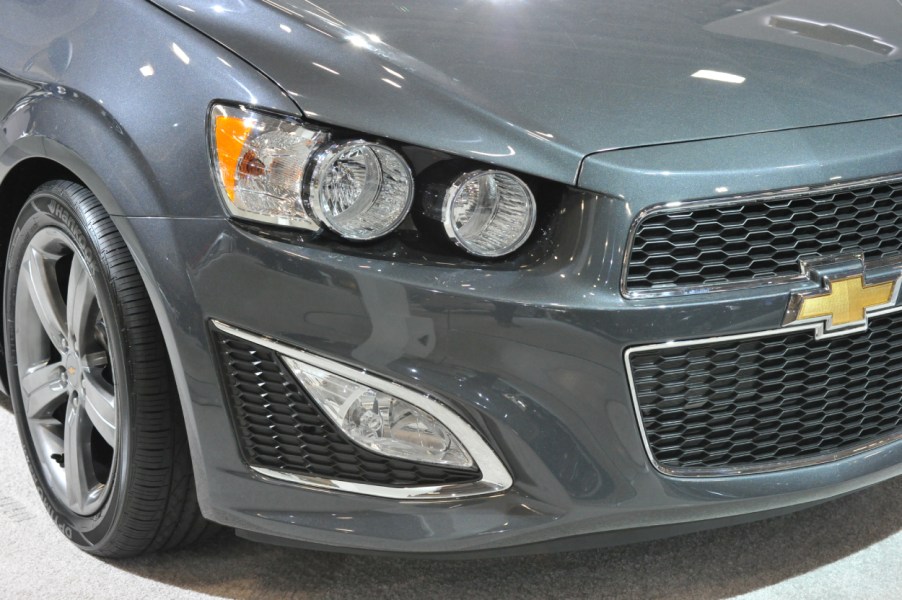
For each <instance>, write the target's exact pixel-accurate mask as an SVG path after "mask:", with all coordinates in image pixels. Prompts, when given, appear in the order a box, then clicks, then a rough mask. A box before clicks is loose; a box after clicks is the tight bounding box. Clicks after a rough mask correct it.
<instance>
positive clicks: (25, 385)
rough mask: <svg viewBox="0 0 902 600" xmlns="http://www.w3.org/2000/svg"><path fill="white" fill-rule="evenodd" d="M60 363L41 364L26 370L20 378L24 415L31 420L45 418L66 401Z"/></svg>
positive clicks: (62, 368)
mask: <svg viewBox="0 0 902 600" xmlns="http://www.w3.org/2000/svg"><path fill="white" fill-rule="evenodd" d="M64 369H65V367H63V365H62V363H58V362H57V363H52V364H43V365H38V366H36V367H33V368H31V369H29V370H28V372H27V373H26V374H25V376H24V377H22V397H23V404H24V405H25V414H26V415H28V417H29V418H32V419H43V418H47V417H49V416H50V415H51V413H53V411H54V410H56V408H57V407H58V406H59V405H60V404H61V403H62V402H63V401H65V399H66V384H65V383H64V382H63V380H62V375H63V370H64Z"/></svg>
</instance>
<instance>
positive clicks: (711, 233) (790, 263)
mask: <svg viewBox="0 0 902 600" xmlns="http://www.w3.org/2000/svg"><path fill="white" fill-rule="evenodd" d="M848 252H862V253H863V254H864V256H865V258H866V259H875V258H882V257H890V256H894V255H902V180H895V181H883V182H878V183H874V182H871V183H869V184H860V185H859V186H852V187H844V188H842V189H837V188H831V189H829V190H827V189H824V190H822V191H821V192H809V193H806V194H803V195H795V196H783V197H772V198H767V199H758V200H754V201H742V202H732V203H730V202H727V203H718V204H704V205H701V204H700V205H699V206H698V207H697V208H692V207H691V205H690V206H689V207H687V208H685V209H677V210H673V211H670V210H665V211H661V212H653V213H651V214H650V215H649V216H647V217H645V218H644V219H643V220H642V221H640V222H639V223H638V225H637V226H636V228H635V232H634V234H633V238H632V244H631V250H630V255H629V258H628V262H627V265H626V268H625V273H624V287H625V289H626V291H627V292H634V293H635V292H640V293H641V292H662V291H668V290H673V289H675V288H679V287H698V286H710V285H717V284H726V283H734V282H749V281H754V280H756V279H773V278H778V277H788V276H793V275H799V274H800V271H799V259H801V258H806V257H816V256H826V255H834V254H841V253H848Z"/></svg>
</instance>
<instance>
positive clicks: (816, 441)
mask: <svg viewBox="0 0 902 600" xmlns="http://www.w3.org/2000/svg"><path fill="white" fill-rule="evenodd" d="M628 360H629V368H630V369H631V372H632V377H633V385H634V393H635V397H636V401H637V404H638V407H639V412H640V415H639V416H640V418H641V421H642V426H643V429H644V432H645V436H646V440H647V442H648V446H649V448H650V450H651V454H652V457H653V459H654V460H655V462H656V463H657V464H658V465H659V467H662V468H663V470H673V471H675V472H679V471H687V470H688V471H702V472H703V471H705V470H716V471H720V470H722V469H733V468H747V467H749V466H752V467H754V469H753V470H768V467H769V466H782V465H785V464H786V463H787V462H790V463H791V461H800V460H805V459H812V458H815V459H816V457H818V456H821V457H824V456H830V455H832V454H834V453H838V452H844V451H851V450H854V449H857V448H860V447H862V446H863V445H865V444H868V443H869V442H874V441H877V440H882V439H884V438H887V437H895V436H902V313H898V312H897V313H894V314H891V315H884V316H881V317H874V318H872V319H871V322H870V328H869V329H868V331H866V332H862V333H859V334H854V335H849V336H846V337H836V338H826V339H822V340H815V339H814V333H813V332H812V331H811V330H802V331H798V330H796V331H794V332H786V333H782V332H780V333H775V334H772V335H768V336H766V337H758V338H751V339H739V340H732V341H720V342H710V343H705V342H702V343H699V344H696V345H689V346H672V345H671V346H669V347H666V346H662V347H657V348H648V349H644V350H643V349H640V350H637V351H633V352H631V353H630V355H629V359H628ZM746 470H748V469H746Z"/></svg>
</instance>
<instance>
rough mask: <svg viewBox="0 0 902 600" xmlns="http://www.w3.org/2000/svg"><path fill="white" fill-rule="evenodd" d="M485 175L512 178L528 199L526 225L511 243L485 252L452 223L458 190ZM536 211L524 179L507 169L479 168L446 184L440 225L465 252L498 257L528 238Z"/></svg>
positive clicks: (483, 256)
mask: <svg viewBox="0 0 902 600" xmlns="http://www.w3.org/2000/svg"><path fill="white" fill-rule="evenodd" d="M485 175H502V176H504V177H509V178H511V179H513V180H514V181H515V182H517V183H518V184H519V185H520V186H522V187H523V189H524V190H525V191H526V196H527V198H528V199H529V221H528V223H527V226H526V227H525V228H524V230H523V231H522V232H521V234H520V235H519V236H518V237H517V239H516V240H515V241H514V242H513V243H511V244H508V245H507V246H505V247H504V248H502V249H500V250H498V251H495V252H485V251H483V250H480V249H479V248H476V247H474V246H473V244H472V243H470V242H468V241H467V240H465V239H464V238H463V237H461V235H460V232H459V231H458V230H457V227H455V225H454V215H453V213H452V209H453V206H454V200H455V199H456V198H457V194H458V192H460V190H461V188H463V186H465V185H466V184H467V183H468V182H469V181H471V180H473V179H476V178H477V177H482V176H485ZM537 212H538V211H537V208H536V199H535V196H534V195H533V193H532V189H531V188H530V187H529V185H528V184H527V183H526V182H525V181H523V180H522V179H520V178H519V177H517V176H516V175H514V174H513V173H508V172H507V171H501V170H498V169H479V170H476V171H469V172H467V173H464V174H462V175H460V176H459V177H458V178H457V179H455V180H454V181H453V182H452V183H451V185H450V186H448V189H447V190H446V191H445V196H444V198H443V200H442V210H441V219H442V226H443V227H444V229H445V234H446V235H447V236H448V239H450V240H451V241H452V242H454V244H455V245H457V246H458V247H459V248H462V249H463V250H465V251H466V252H469V253H470V254H472V255H474V256H479V257H481V258H498V257H501V256H506V255H508V254H510V253H511V252H514V251H516V250H518V249H519V248H520V247H521V246H523V244H525V243H526V240H528V239H529V236H530V235H532V231H533V229H535V225H536V216H537Z"/></svg>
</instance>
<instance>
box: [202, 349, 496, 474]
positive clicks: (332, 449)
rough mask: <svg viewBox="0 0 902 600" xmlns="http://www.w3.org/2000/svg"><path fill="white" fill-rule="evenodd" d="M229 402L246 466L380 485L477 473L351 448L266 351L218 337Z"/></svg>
mask: <svg viewBox="0 0 902 600" xmlns="http://www.w3.org/2000/svg"><path fill="white" fill-rule="evenodd" d="M216 339H217V346H218V349H219V354H220V358H221V365H222V371H223V376H224V379H225V384H226V389H227V399H228V401H229V402H228V403H229V406H230V407H231V411H232V415H233V417H234V419H233V420H234V424H235V428H236V430H237V434H238V441H239V443H240V446H241V449H242V452H243V453H244V457H245V460H247V462H248V463H249V464H250V465H253V466H259V467H267V468H270V469H278V470H283V471H286V472H291V473H298V474H301V475H310V476H315V477H321V478H326V479H338V480H343V481H355V482H362V483H369V484H376V485H385V486H412V485H435V484H449V483H463V482H469V481H479V480H480V479H481V478H482V476H481V474H480V472H479V471H478V470H476V469H454V468H447V467H440V466H430V465H422V464H418V463H413V462H409V461H404V460H395V459H392V458H388V457H385V456H382V455H380V454H376V453H374V452H370V451H369V450H365V449H364V448H361V447H360V446H358V445H356V444H354V443H353V442H351V441H350V440H349V439H348V438H347V437H345V435H344V434H343V433H341V432H340V431H339V430H338V429H337V428H335V427H334V426H333V425H332V423H331V421H329V419H328V418H327V417H326V416H325V415H324V414H323V413H322V412H321V411H320V410H319V407H318V406H317V405H316V404H315V403H314V402H313V400H312V399H311V398H310V397H309V396H308V395H307V393H306V391H305V390H304V389H303V388H302V387H301V386H300V385H299V384H298V383H296V381H295V380H294V378H293V376H292V375H291V373H290V371H289V370H288V368H287V367H286V366H285V365H284V364H283V362H282V361H281V359H279V357H278V356H277V355H276V354H275V353H274V352H273V351H271V350H269V349H267V348H264V347H261V346H257V345H254V344H251V343H248V342H246V341H244V340H240V339H237V338H233V337H230V336H227V335H224V334H221V333H217V334H216Z"/></svg>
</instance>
